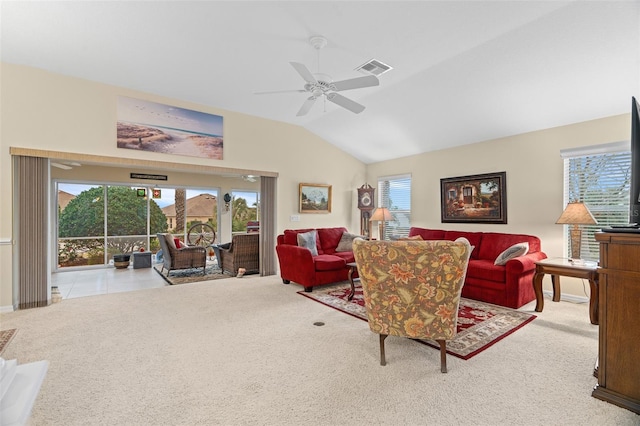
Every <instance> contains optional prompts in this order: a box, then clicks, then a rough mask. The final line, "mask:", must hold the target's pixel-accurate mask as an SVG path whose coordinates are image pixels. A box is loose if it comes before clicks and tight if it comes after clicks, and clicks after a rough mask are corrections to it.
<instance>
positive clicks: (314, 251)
mask: <svg viewBox="0 0 640 426" xmlns="http://www.w3.org/2000/svg"><path fill="white" fill-rule="evenodd" d="M317 235H318V232H317V231H316V230H315V229H314V230H313V231H309V232H301V233H299V234H298V235H297V239H298V246H299V247H304V248H306V249H307V250H309V251H310V252H311V256H317V255H318V248H317V247H316V240H317V238H316V237H317Z"/></svg>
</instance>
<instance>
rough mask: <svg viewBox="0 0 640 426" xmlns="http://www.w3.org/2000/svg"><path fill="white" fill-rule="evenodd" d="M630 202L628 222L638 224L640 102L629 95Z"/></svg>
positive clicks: (639, 216) (639, 195)
mask: <svg viewBox="0 0 640 426" xmlns="http://www.w3.org/2000/svg"><path fill="white" fill-rule="evenodd" d="M630 189H631V191H630V194H631V200H630V201H631V202H630V203H629V207H630V209H629V210H630V211H629V223H638V224H640V104H638V102H637V101H636V98H635V97H631V188H630Z"/></svg>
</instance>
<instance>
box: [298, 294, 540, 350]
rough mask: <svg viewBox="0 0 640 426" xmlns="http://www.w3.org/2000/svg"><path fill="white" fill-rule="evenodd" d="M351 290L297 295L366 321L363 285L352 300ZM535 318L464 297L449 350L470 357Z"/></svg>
mask: <svg viewBox="0 0 640 426" xmlns="http://www.w3.org/2000/svg"><path fill="white" fill-rule="evenodd" d="M350 291H351V287H350V286H349V284H345V283H341V284H337V285H332V286H329V287H323V288H314V289H313V292H311V293H306V292H304V291H299V292H298V294H301V295H303V296H305V297H308V298H309V299H312V300H315V301H316V302H320V303H322V304H324V305H327V306H330V307H332V308H334V309H337V310H338V311H341V312H344V313H346V314H349V315H352V316H354V317H356V318H360V319H361V320H363V321H367V313H366V311H365V308H364V299H363V297H362V287H360V286H359V285H358V283H357V282H356V293H355V296H354V297H353V299H352V300H351V301H349V300H347V297H348V296H349V292H350ZM535 318H536V316H535V315H531V314H527V313H525V312H520V311H516V310H514V309H510V308H504V307H502V306H497V305H491V304H489V303H484V302H479V301H477V300H471V299H465V298H462V299H461V300H460V307H459V309H458V334H456V337H455V338H454V339H453V340H450V341H447V353H449V354H451V355H453V356H456V357H458V358H462V359H469V358H471V357H472V356H474V355H477V354H479V353H480V352H482V351H483V350H485V349H487V348H488V347H490V346H492V345H493V344H495V343H496V342H498V341H500V340H502V339H504V338H505V337H507V336H508V335H509V334H511V333H513V332H514V331H516V330H518V329H519V328H521V327H523V326H525V325H526V324H528V323H529V322H531V321H533V320H534V319H535ZM416 341H418V342H420V343H423V344H425V345H429V346H431V347H433V348H436V349H439V348H440V346H439V345H438V343H437V342H435V341H432V340H416Z"/></svg>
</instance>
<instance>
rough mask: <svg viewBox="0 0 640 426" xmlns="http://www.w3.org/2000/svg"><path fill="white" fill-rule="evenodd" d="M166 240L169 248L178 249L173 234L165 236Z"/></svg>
mask: <svg viewBox="0 0 640 426" xmlns="http://www.w3.org/2000/svg"><path fill="white" fill-rule="evenodd" d="M164 239H165V241H166V242H167V245H168V246H169V248H170V249H171V248H173V249H176V248H177V247H176V242H175V241H174V238H173V234H170V233H169V234H164Z"/></svg>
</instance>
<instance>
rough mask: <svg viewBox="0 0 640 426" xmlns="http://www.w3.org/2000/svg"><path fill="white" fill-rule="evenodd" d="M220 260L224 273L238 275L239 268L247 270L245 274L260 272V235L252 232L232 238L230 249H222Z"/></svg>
mask: <svg viewBox="0 0 640 426" xmlns="http://www.w3.org/2000/svg"><path fill="white" fill-rule="evenodd" d="M219 250H220V260H221V265H220V267H221V268H222V271H223V272H229V273H231V274H232V275H237V274H238V269H239V268H245V269H246V271H245V274H257V273H259V272H260V234H259V233H258V232H252V233H248V234H237V235H234V236H233V237H231V244H230V245H229V247H228V248H222V247H220V249H219Z"/></svg>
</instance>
